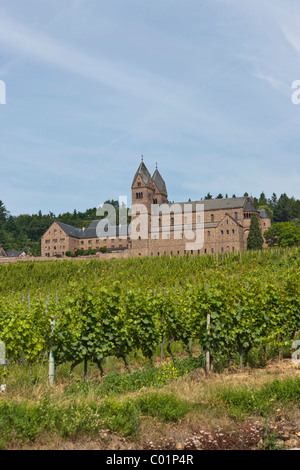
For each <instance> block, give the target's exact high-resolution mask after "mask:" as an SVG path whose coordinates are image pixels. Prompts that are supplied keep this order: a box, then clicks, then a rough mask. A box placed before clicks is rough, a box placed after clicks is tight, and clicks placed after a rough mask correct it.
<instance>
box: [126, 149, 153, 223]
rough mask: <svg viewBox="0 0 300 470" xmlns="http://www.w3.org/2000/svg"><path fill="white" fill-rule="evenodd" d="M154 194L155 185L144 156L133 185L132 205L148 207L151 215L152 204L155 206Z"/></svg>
mask: <svg viewBox="0 0 300 470" xmlns="http://www.w3.org/2000/svg"><path fill="white" fill-rule="evenodd" d="M154 193H155V189H154V184H153V181H152V178H151V175H150V173H149V171H148V169H147V167H146V165H145V163H144V158H143V155H142V158H141V163H140V166H139V167H138V169H137V172H136V174H135V176H134V178H133V182H132V185H131V202H132V205H133V204H143V205H144V206H146V207H147V210H148V214H151V204H153V199H154Z"/></svg>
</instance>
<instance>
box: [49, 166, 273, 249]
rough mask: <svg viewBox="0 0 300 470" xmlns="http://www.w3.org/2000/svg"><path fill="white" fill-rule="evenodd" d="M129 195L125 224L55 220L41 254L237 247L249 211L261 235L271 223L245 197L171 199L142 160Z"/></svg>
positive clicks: (241, 246) (244, 242)
mask: <svg viewBox="0 0 300 470" xmlns="http://www.w3.org/2000/svg"><path fill="white" fill-rule="evenodd" d="M131 198H132V204H131V223H130V224H129V225H127V224H124V225H119V226H113V225H110V224H109V223H107V224H106V227H105V229H104V230H99V220H94V221H92V223H91V224H90V225H89V227H87V228H85V229H79V228H77V227H73V226H70V225H67V224H64V223H62V222H58V221H55V222H53V224H52V225H51V226H50V227H49V229H48V230H47V231H46V233H45V234H44V235H43V237H42V239H41V255H42V256H43V257H57V256H59V257H64V256H66V253H67V252H71V253H74V252H75V251H76V250H78V249H83V250H88V249H90V248H91V249H93V250H96V251H97V252H99V256H102V254H100V251H99V250H100V248H102V247H106V248H107V250H108V251H109V252H110V256H111V257H120V258H127V257H138V256H162V255H168V256H175V255H184V254H187V253H190V254H191V255H193V254H199V255H202V254H206V253H223V252H224V253H225V252H239V251H245V250H246V247H247V237H248V234H249V228H250V222H251V217H252V215H253V214H256V215H257V217H258V219H259V224H260V228H261V232H262V234H263V233H264V232H265V231H266V230H267V229H268V228H270V227H271V219H270V217H269V216H268V214H267V212H266V211H265V210H257V209H255V207H254V204H253V201H252V199H251V198H248V197H232V198H223V199H208V200H201V201H192V202H191V201H188V202H180V203H170V202H169V201H168V193H167V188H166V183H165V181H164V179H163V178H162V176H161V174H160V172H159V171H158V169H157V168H156V169H155V171H154V173H153V175H152V176H151V174H150V173H149V171H148V169H147V167H146V165H145V163H144V162H143V159H142V161H141V163H140V165H139V167H138V169H137V171H136V173H135V176H134V178H133V182H132V185H131ZM102 226H104V225H103V223H102ZM199 234H200V235H201V237H200V238H201V242H199V239H198V242H195V241H193V235H194V240H196V239H197V235H199ZM266 246H267V245H265V247H266Z"/></svg>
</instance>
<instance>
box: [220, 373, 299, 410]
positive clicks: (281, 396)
mask: <svg viewBox="0 0 300 470" xmlns="http://www.w3.org/2000/svg"><path fill="white" fill-rule="evenodd" d="M213 402H214V403H219V405H221V403H223V404H224V405H225V406H226V407H228V411H229V413H230V414H231V415H232V416H235V417H238V418H240V419H241V418H242V417H244V416H246V415H249V414H251V413H255V414H260V415H261V416H265V417H266V416H268V415H269V414H270V412H271V411H272V409H274V407H278V406H280V405H281V406H282V405H286V404H287V403H289V402H294V403H300V378H299V377H296V378H287V379H283V380H274V381H273V382H271V383H268V384H265V385H263V386H262V387H260V388H253V387H246V386H244V387H241V388H240V389H237V388H233V389H230V388H221V389H219V390H218V391H217V392H216V393H215V395H214V396H213V397H212V403H213Z"/></svg>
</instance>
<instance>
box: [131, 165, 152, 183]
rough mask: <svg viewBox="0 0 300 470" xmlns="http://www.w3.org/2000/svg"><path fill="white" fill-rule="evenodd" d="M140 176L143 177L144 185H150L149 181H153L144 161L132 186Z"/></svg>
mask: <svg viewBox="0 0 300 470" xmlns="http://www.w3.org/2000/svg"><path fill="white" fill-rule="evenodd" d="M138 175H140V176H141V178H142V180H143V181H144V183H145V184H146V185H147V184H148V183H149V180H150V179H151V175H150V173H149V171H148V170H147V167H146V165H145V163H144V162H143V160H142V161H141V163H140V166H139V167H138V169H137V172H136V174H135V175H134V178H133V182H132V184H134V182H135V180H136V179H137V177H138Z"/></svg>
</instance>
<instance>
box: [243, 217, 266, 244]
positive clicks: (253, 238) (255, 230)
mask: <svg viewBox="0 0 300 470" xmlns="http://www.w3.org/2000/svg"><path fill="white" fill-rule="evenodd" d="M263 244H264V239H263V236H262V233H261V229H260V226H259V221H258V217H257V215H256V214H255V213H254V214H252V217H251V223H250V230H249V235H248V238H247V250H261V249H262V247H263Z"/></svg>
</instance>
